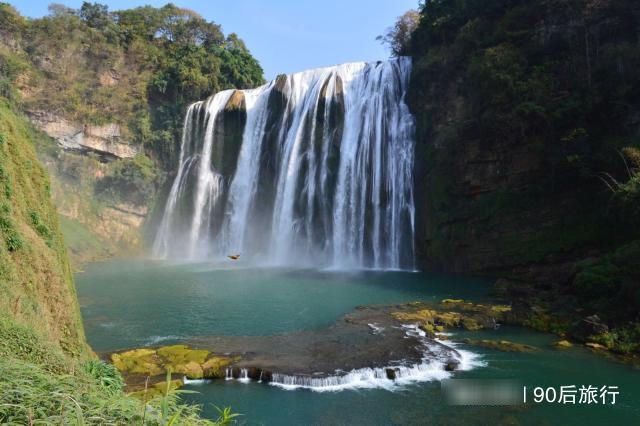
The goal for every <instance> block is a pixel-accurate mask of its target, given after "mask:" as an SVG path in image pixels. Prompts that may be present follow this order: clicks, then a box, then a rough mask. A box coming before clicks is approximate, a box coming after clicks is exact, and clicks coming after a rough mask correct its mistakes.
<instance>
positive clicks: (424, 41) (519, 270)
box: [407, 0, 640, 352]
mask: <svg viewBox="0 0 640 426" xmlns="http://www.w3.org/2000/svg"><path fill="white" fill-rule="evenodd" d="M639 30H640V5H638V3H637V2H634V1H631V0H600V1H587V0H534V1H524V0H467V1H453V0H429V1H425V2H424V4H423V6H422V8H421V10H420V22H419V24H418V27H417V29H416V30H415V31H414V32H413V35H412V39H411V43H410V46H409V47H408V48H407V50H408V51H409V53H410V54H411V55H412V56H413V59H414V69H413V75H412V83H411V85H412V86H411V91H410V104H411V107H412V110H413V111H414V113H415V115H416V118H417V152H416V154H417V155H416V158H417V160H416V162H417V164H416V181H418V182H421V184H422V185H424V187H426V188H428V189H429V190H427V191H421V192H420V193H418V194H417V202H418V205H417V217H418V221H417V223H418V229H417V231H418V241H417V246H418V250H419V251H420V256H421V257H422V259H424V264H428V265H430V266H431V267H436V268H440V269H443V270H453V271H458V272H467V273H468V272H473V273H482V274H488V275H494V276H506V277H508V278H510V279H512V281H511V283H510V285H506V286H505V285H503V286H502V289H503V290H504V289H505V288H510V289H511V290H510V291H509V292H507V295H508V297H510V298H515V299H518V300H519V302H521V303H522V304H523V305H527V306H529V309H528V310H525V311H524V312H527V314H526V316H529V318H528V319H527V320H526V322H527V323H528V324H530V325H534V326H536V327H538V328H542V329H547V330H553V331H556V332H570V333H571V332H572V330H573V329H575V328H579V327H578V324H576V325H574V322H575V320H576V319H579V318H585V317H587V316H590V315H593V314H598V316H599V317H598V320H597V321H591V323H598V321H602V322H603V324H602V325H603V327H600V331H601V332H602V331H603V330H605V329H606V328H607V326H608V328H610V330H611V331H610V332H609V334H613V335H615V334H616V333H617V334H618V335H619V337H620V338H619V339H618V338H617V337H616V338H614V339H613V340H616V339H617V340H616V341H617V342H619V343H620V344H617V343H615V342H610V344H608V345H607V346H609V347H610V348H614V349H617V350H619V351H621V352H625V351H628V350H629V345H628V344H626V343H624V342H626V341H628V340H630V339H628V338H627V337H628V336H630V335H634V336H636V337H635V339H636V341H637V331H633V330H635V329H636V328H637V327H636V326H635V325H634V324H638V323H639V322H640V317H638V314H639V313H640V309H638V306H639V305H638V300H639V297H640V277H639V276H638V272H637V271H635V269H634V267H632V266H631V265H635V264H637V263H638V260H639V259H640V251H638V249H637V241H638V240H640V228H639V227H638V217H639V216H638V212H639V211H640V210H639V209H640V186H639V185H638V176H639V172H638V170H639V167H640V163H639V162H638V158H640V136H639V135H640V122H639V121H638V117H639V116H640V75H639V74H638V73H637V72H636V69H637V68H638V65H639V64H640V49H639V48H638V45H639V44H640V31H639ZM634 241H635V242H634ZM582 259H588V260H585V261H584V262H580V261H581V260H582ZM578 262H579V263H578ZM503 284H505V282H504V281H503ZM530 308H535V309H533V310H532V309H530ZM518 311H519V309H515V312H518ZM553 318H556V319H555V320H554V319H553ZM558 318H560V319H558ZM634 327H635V328H634ZM596 328H598V327H596ZM594 330H595V329H594ZM616 330H617V331H616ZM618 331H619V332H618ZM574 334H575V335H576V336H577V335H578V334H579V333H577V332H576V333H574ZM595 334H598V333H595ZM623 335H624V336H627V337H624V338H622V337H621V336H623ZM592 337H593V338H596V337H597V336H595V335H594V334H593V333H592V334H589V335H584V333H583V335H582V336H580V338H581V339H591V338H592ZM596 340H597V339H596ZM636 350H637V348H636Z"/></svg>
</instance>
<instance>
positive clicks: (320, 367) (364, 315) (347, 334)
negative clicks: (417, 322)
mask: <svg viewBox="0 0 640 426" xmlns="http://www.w3.org/2000/svg"><path fill="white" fill-rule="evenodd" d="M398 308H399V307H363V308H359V309H357V310H356V311H355V312H353V313H351V314H349V315H346V316H345V317H343V318H342V319H341V320H340V321H338V322H337V323H335V324H334V325H332V326H331V327H328V328H326V329H319V330H312V331H304V332H299V333H290V334H281V335H275V336H246V337H245V336H240V337H237V336H216V337H203V338H198V339H193V340H191V341H189V342H188V343H189V344H191V345H193V346H195V347H203V348H215V350H216V352H217V353H222V354H225V355H228V356H231V355H235V356H240V357H241V359H240V361H238V362H237V363H234V367H237V368H247V369H250V368H254V369H260V370H262V371H269V372H277V373H280V374H287V375H312V376H318V377H322V376H330V375H335V374H336V372H338V373H339V372H341V371H342V372H347V371H350V370H354V369H360V368H385V367H387V369H386V370H385V371H386V374H387V377H389V376H392V377H393V376H395V375H394V372H393V366H396V365H398V366H401V365H403V366H406V365H414V364H419V363H421V362H422V361H423V358H424V357H427V358H430V357H431V358H433V359H442V361H443V363H446V362H447V361H448V360H449V359H452V358H455V357H457V356H458V354H457V352H456V351H455V349H453V348H449V347H447V346H445V345H443V344H441V343H438V342H436V341H435V340H433V339H430V338H426V337H421V336H419V335H418V334H417V333H408V332H407V329H406V328H404V327H403V322H402V321H399V320H397V319H395V318H393V317H392V316H391V315H390V313H391V311H393V310H395V309H398ZM400 309H402V308H400ZM425 344H427V345H426V346H425ZM429 348H435V349H434V350H430V349H429Z"/></svg>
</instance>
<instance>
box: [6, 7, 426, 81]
mask: <svg viewBox="0 0 640 426" xmlns="http://www.w3.org/2000/svg"><path fill="white" fill-rule="evenodd" d="M9 2H10V3H11V4H12V5H14V6H15V7H16V8H17V9H18V10H19V11H20V13H22V14H23V15H26V16H29V17H41V16H44V15H47V13H48V10H47V7H48V5H49V4H50V3H52V0H28V1H27V0H22V1H10V0H9ZM57 2H58V3H62V4H64V5H66V6H68V7H72V8H80V6H81V5H82V0H73V1H71V0H69V1H65V0H60V1H57ZM98 3H103V4H107V5H108V6H109V9H110V10H118V9H129V8H133V7H137V6H143V5H146V4H150V5H152V6H162V5H164V4H166V3H168V0H163V1H154V0H142V1H138V0H111V1H98ZM173 3H174V4H176V5H177V6H179V7H186V8H188V9H192V10H194V11H196V12H198V13H199V14H200V15H202V16H203V17H204V18H205V19H207V20H209V21H214V22H216V23H218V24H220V25H222V29H223V31H224V32H225V34H228V33H231V32H235V33H237V34H238V35H239V36H240V37H241V38H242V39H243V40H244V41H245V43H246V44H247V46H248V47H249V49H250V50H251V53H252V54H253V55H254V56H255V57H256V58H257V59H258V60H259V61H260V64H261V65H262V68H263V69H264V73H265V77H266V78H267V79H268V80H269V79H272V78H274V77H275V76H276V75H278V74H281V73H291V72H295V71H302V70H305V69H309V68H318V67H323V66H329V65H336V64H340V63H344V62H354V61H376V60H380V59H386V58H387V57H388V56H389V52H388V50H387V49H386V48H385V47H384V46H382V45H381V44H380V42H379V41H376V39H375V38H376V36H377V35H379V34H382V33H383V32H384V30H385V29H386V28H387V27H389V26H391V25H392V24H393V23H394V21H395V19H396V18H397V17H398V16H400V15H402V14H403V13H404V12H405V11H407V10H408V9H411V8H416V7H417V6H418V0H323V1H317V0H316V1H302V0H272V1H264V0H262V1H261V0H231V1H229V0H225V1H220V0H209V1H202V0H199V1H198V0H174V1H173Z"/></svg>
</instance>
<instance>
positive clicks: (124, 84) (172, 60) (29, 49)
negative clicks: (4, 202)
mask: <svg viewBox="0 0 640 426" xmlns="http://www.w3.org/2000/svg"><path fill="white" fill-rule="evenodd" d="M0 39H2V41H3V43H2V47H0V88H3V89H2V91H3V94H4V96H10V97H12V98H14V99H16V100H19V101H20V102H21V104H22V105H23V107H24V108H25V109H27V110H38V111H47V112H49V113H53V114H55V115H59V116H62V117H64V118H65V119H67V120H72V121H75V122H79V123H83V124H85V125H100V124H106V123H116V124H118V125H120V126H121V127H122V129H123V130H122V139H124V140H126V141H130V142H131V143H133V144H136V145H144V148H145V151H146V152H147V154H149V155H150V156H152V157H154V158H156V159H158V160H159V161H160V162H162V164H163V165H165V166H170V167H172V166H173V164H174V162H175V161H173V160H174V158H173V156H174V155H176V154H177V152H176V151H177V147H176V146H175V138H176V137H177V135H178V133H179V132H180V129H181V125H182V116H183V114H184V111H185V107H186V105H187V104H189V103H191V102H193V101H195V100H199V99H202V98H204V97H206V96H209V95H210V94H212V93H214V92H217V91H219V90H222V89H228V88H249V87H254V86H256V85H259V84H261V83H262V82H263V77H262V69H261V68H260V65H259V64H258V62H257V61H256V60H255V59H254V58H253V57H252V56H251V54H250V53H249V51H248V49H247V48H246V46H245V44H244V43H243V41H242V40H241V39H240V38H239V37H238V36H237V35H236V34H234V33H231V34H229V35H227V36H225V35H224V34H223V32H222V29H221V27H220V25H217V24H215V23H213V22H207V21H206V20H205V19H204V18H202V17H201V16H200V15H198V14H197V13H195V12H193V11H191V10H188V9H182V8H179V7H176V6H174V5H173V4H167V5H165V6H163V7H161V8H154V7H151V6H144V7H138V8H135V9H128V10H119V11H114V12H110V11H109V10H108V8H107V6H105V5H101V4H98V3H88V2H84V3H83V5H82V7H81V8H80V9H78V10H76V9H71V8H67V7H65V6H62V5H59V4H54V5H51V6H50V14H49V15H48V16H45V17H43V18H40V19H25V18H24V17H22V16H20V15H19V13H18V12H17V11H16V10H15V9H14V8H13V7H11V6H10V5H8V4H6V3H2V4H0Z"/></svg>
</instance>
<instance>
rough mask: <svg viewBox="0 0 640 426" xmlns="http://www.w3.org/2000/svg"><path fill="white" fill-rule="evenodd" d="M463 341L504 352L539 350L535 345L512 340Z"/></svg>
mask: <svg viewBox="0 0 640 426" xmlns="http://www.w3.org/2000/svg"><path fill="white" fill-rule="evenodd" d="M462 341H463V342H464V343H466V344H468V345H474V346H481V347H483V348H487V349H495V350H498V351H503V352H534V351H537V350H538V348H536V347H535V346H530V345H525V344H523V343H516V342H511V341H509V340H488V339H482V340H477V339H463V340H462Z"/></svg>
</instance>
